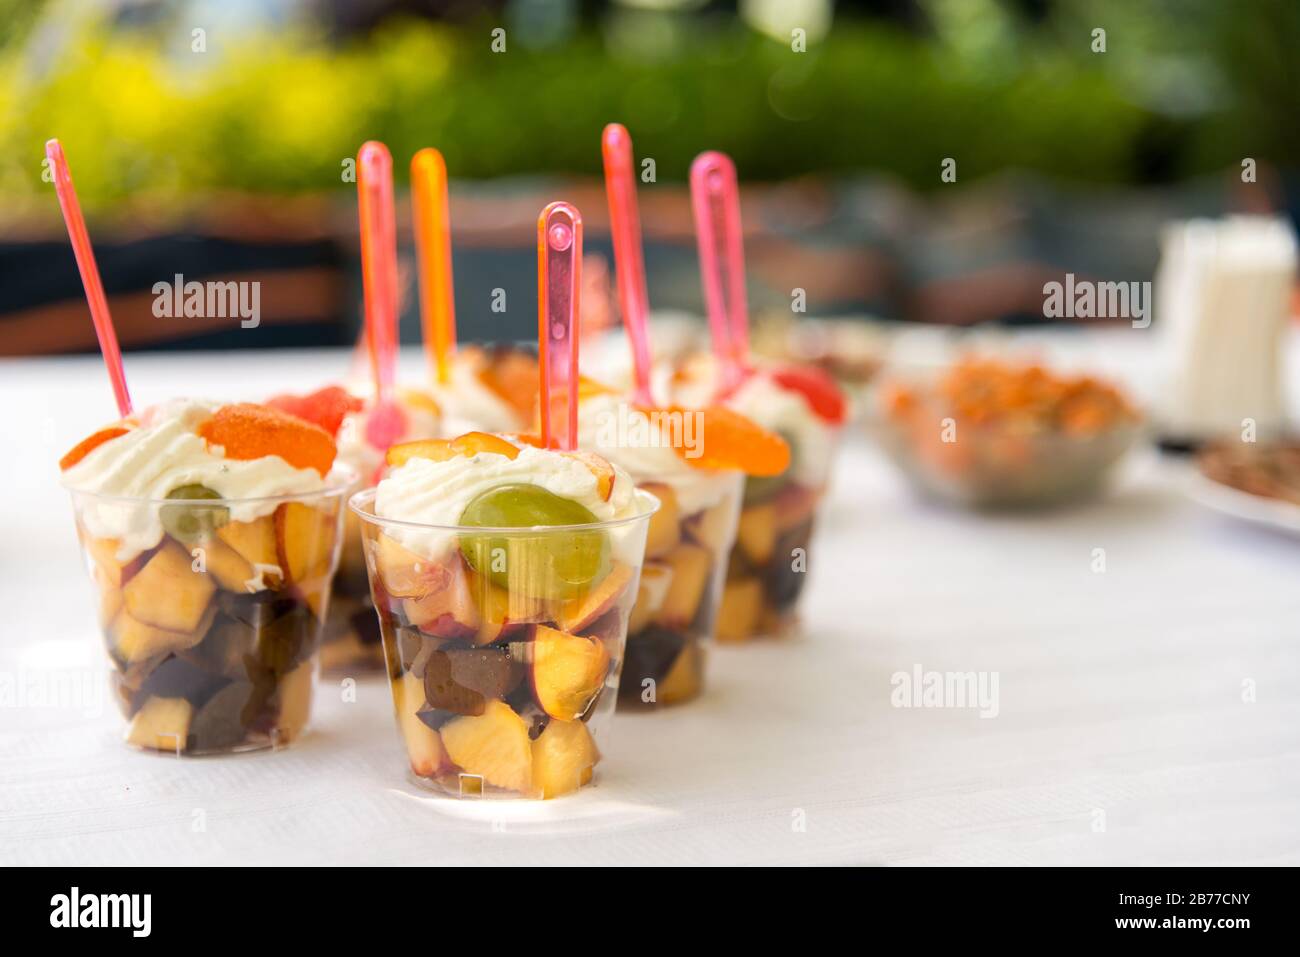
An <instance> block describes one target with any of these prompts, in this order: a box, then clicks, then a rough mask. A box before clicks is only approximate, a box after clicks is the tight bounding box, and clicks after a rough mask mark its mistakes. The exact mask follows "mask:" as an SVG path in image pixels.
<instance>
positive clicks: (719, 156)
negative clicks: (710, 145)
mask: <svg viewBox="0 0 1300 957" xmlns="http://www.w3.org/2000/svg"><path fill="white" fill-rule="evenodd" d="M691 207H692V209H693V211H694V213H695V236H696V241H697V243H698V245H699V253H700V279H701V281H702V283H703V286H704V303H705V306H706V308H707V310H708V314H709V328H710V330H711V332H712V338H713V353H714V355H715V357H716V358H717V360H718V365H719V372H720V381H719V395H726V394H727V393H729V392H730V391H732V390H733V389H734V388H735V387H736V386H737V385H739V384H740V382H741V380H742V379H743V378H744V377H745V375H746V373H747V370H748V365H749V305H748V303H747V301H746V298H745V251H744V246H743V244H742V242H741V231H740V190H739V188H738V187H737V185H736V167H735V164H734V163H732V162H731V159H730V158H729V157H728V156H727V155H726V154H724V153H718V152H716V151H710V152H707V153H701V154H700V155H699V156H697V157H695V162H693V163H692V164H691Z"/></svg>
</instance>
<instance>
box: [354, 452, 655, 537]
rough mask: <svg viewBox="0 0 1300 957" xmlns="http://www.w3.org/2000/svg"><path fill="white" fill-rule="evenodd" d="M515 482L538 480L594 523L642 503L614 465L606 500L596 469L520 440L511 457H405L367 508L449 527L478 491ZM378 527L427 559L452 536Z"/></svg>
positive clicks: (388, 515) (425, 530)
mask: <svg viewBox="0 0 1300 957" xmlns="http://www.w3.org/2000/svg"><path fill="white" fill-rule="evenodd" d="M516 484H525V485H538V486H541V487H542V488H544V489H546V490H547V491H548V492H551V493H552V494H554V495H558V496H559V497H561V498H567V499H570V500H572V501H574V502H577V503H578V504H580V505H582V506H584V507H585V508H586V509H587V510H588V511H590V512H591V513H592V514H593V515H594V516H596V520H597V521H601V522H606V521H613V520H616V519H624V518H632V517H633V516H635V515H637V514H639V512H640V511H641V508H642V506H641V505H640V504H639V503H638V502H637V499H636V494H635V487H634V485H633V482H632V479H631V477H630V476H629V475H628V474H627V472H626V471H624V470H623V469H622V468H620V467H618V466H617V465H615V466H614V483H613V486H612V488H611V489H610V495H609V498H608V499H605V498H604V497H603V496H602V495H601V494H600V491H599V489H598V487H597V478H596V475H595V473H593V472H592V471H591V469H590V468H589V467H588V466H587V464H586V463H585V462H583V461H582V460H581V459H578V458H575V457H572V456H568V455H564V454H563V453H560V452H557V451H554V450H550V449H538V448H534V447H532V446H530V445H524V446H521V447H520V449H519V455H518V456H517V457H515V458H514V459H511V458H508V457H506V456H504V455H501V454H499V453H496V452H479V453H477V454H475V455H456V456H452V457H451V458H449V459H447V460H445V461H442V462H435V461H433V460H432V459H423V458H413V459H410V460H409V461H407V462H406V463H404V464H403V465H401V466H400V467H398V468H396V469H393V471H392V472H390V473H389V474H388V476H387V477H386V478H384V479H383V481H381V482H380V483H379V486H378V488H377V489H376V491H375V504H374V511H375V514H376V515H377V516H379V517H380V518H387V519H393V520H396V521H401V522H414V523H418V524H420V525H435V526H445V527H446V526H451V527H454V526H456V525H458V524H459V523H460V518H461V515H462V514H464V511H465V508H466V507H467V506H468V505H469V503H470V502H471V501H473V500H474V499H475V498H477V497H478V496H479V495H481V494H483V493H484V492H487V491H490V490H492V489H494V488H497V487H498V486H501V485H516ZM385 531H386V533H387V534H389V535H391V536H393V537H394V538H396V539H397V540H398V541H399V542H400V543H401V544H402V545H403V546H404V547H406V548H408V549H410V550H411V551H413V552H415V553H416V554H417V555H420V556H422V557H424V558H427V559H429V560H430V561H436V560H439V559H441V558H442V557H443V556H444V555H445V554H446V553H447V552H448V551H449V550H450V549H451V548H453V547H455V545H456V535H455V533H454V532H447V531H446V530H445V528H415V527H403V526H398V525H394V526H391V527H390V528H388V529H385ZM622 537H624V536H620V538H622ZM622 557H623V558H624V560H631V561H633V562H639V560H640V559H639V556H636V555H634V554H633V555H630V556H629V555H624V556H622Z"/></svg>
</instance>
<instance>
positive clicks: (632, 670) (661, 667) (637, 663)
mask: <svg viewBox="0 0 1300 957" xmlns="http://www.w3.org/2000/svg"><path fill="white" fill-rule="evenodd" d="M686 640H687V639H686V635H685V634H683V633H682V632H681V631H677V630H675V629H669V628H662V627H660V626H659V625H651V626H649V627H648V628H646V629H645V630H643V631H640V632H638V633H637V634H636V635H635V636H634V637H633V636H629V638H628V642H627V648H626V649H624V652H623V676H622V679H621V680H620V682H619V686H618V692H619V698H620V699H621V700H622V701H624V702H625V703H628V704H633V703H634V704H637V705H642V706H653V705H655V704H658V699H659V685H661V684H662V683H663V681H664V679H665V678H666V677H667V676H668V672H669V670H670V669H671V668H672V666H673V662H675V661H676V660H677V659H678V658H680V657H681V653H682V649H683V648H684V647H685V646H686ZM647 679H649V680H651V681H653V682H654V699H653V700H651V701H645V700H644V699H643V697H642V696H643V695H644V694H645V692H646V691H647V686H646V680H647Z"/></svg>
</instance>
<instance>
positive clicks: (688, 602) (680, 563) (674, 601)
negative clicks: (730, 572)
mask: <svg viewBox="0 0 1300 957" xmlns="http://www.w3.org/2000/svg"><path fill="white" fill-rule="evenodd" d="M664 561H665V562H667V563H668V567H669V568H671V569H672V574H673V579H672V583H671V584H670V585H669V586H668V594H667V595H665V596H664V603H663V605H662V606H661V607H660V609H659V614H658V615H656V616H655V620H656V621H658V622H660V623H661V624H663V625H665V626H667V627H669V628H684V627H685V626H686V625H688V624H690V623H691V622H692V621H694V620H695V613H696V611H697V610H698V609H699V607H700V601H701V599H703V598H704V591H705V589H706V588H707V587H708V584H709V574H710V573H711V572H712V571H713V553H712V552H710V551H709V550H708V549H707V548H703V547H702V546H700V545H693V544H691V543H690V542H682V543H681V544H680V545H678V546H677V547H676V548H674V549H673V550H672V551H671V552H669V553H668V554H667V555H665V556H664Z"/></svg>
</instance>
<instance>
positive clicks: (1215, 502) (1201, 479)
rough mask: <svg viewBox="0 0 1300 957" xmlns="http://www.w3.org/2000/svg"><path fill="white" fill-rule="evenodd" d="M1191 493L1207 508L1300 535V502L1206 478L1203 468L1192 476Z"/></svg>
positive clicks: (1189, 489) (1189, 486) (1189, 488)
mask: <svg viewBox="0 0 1300 957" xmlns="http://www.w3.org/2000/svg"><path fill="white" fill-rule="evenodd" d="M1187 490H1188V494H1190V495H1191V497H1192V498H1194V499H1195V500H1196V501H1198V502H1200V503H1201V504H1202V505H1204V506H1205V507H1206V508H1212V509H1214V510H1215V511H1216V512H1220V513H1222V514H1224V515H1230V516H1231V517H1233V518H1238V519H1241V520H1242V521H1244V522H1250V523H1251V524H1253V525H1262V526H1264V527H1266V528H1272V529H1275V530H1277V531H1280V532H1286V533H1288V534H1291V535H1300V505H1295V504H1293V503H1291V502H1283V501H1281V500H1280V499H1275V498H1265V497H1264V496H1262V495H1252V494H1251V493H1249V492H1243V491H1242V490H1241V489H1237V488H1233V487H1232V486H1230V485H1224V484H1223V483H1222V482H1216V481H1214V480H1213V479H1209V478H1206V477H1205V476H1204V475H1202V474H1201V473H1200V472H1197V473H1196V474H1195V475H1193V477H1192V481H1191V482H1190V483H1189V485H1188V489H1187Z"/></svg>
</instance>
